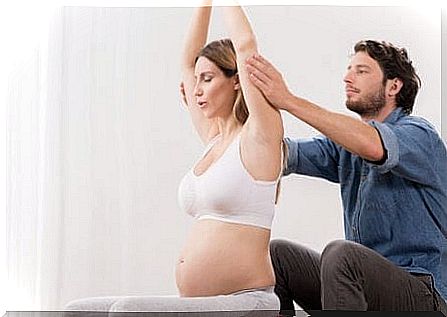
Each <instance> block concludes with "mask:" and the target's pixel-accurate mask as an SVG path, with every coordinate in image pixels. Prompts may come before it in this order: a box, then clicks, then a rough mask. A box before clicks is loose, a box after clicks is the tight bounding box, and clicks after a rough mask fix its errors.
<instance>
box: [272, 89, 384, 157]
mask: <svg viewBox="0 0 447 317" xmlns="http://www.w3.org/2000/svg"><path fill="white" fill-rule="evenodd" d="M284 102H285V104H284V105H283V106H282V107H281V108H283V109H285V110H287V111H288V112H289V113H291V114H292V115H294V116H295V117H297V118H298V119H300V120H302V121H304V122H306V123H307V124H309V125H311V126H312V127H314V128H315V129H317V130H318V131H320V132H321V133H322V134H324V135H325V136H327V137H328V138H329V139H331V140H332V141H334V142H335V143H337V144H339V145H341V146H342V147H344V148H345V149H347V150H348V151H349V152H351V153H354V154H356V155H359V156H360V157H362V158H364V159H366V160H368V161H380V160H382V159H383V156H384V149H383V146H382V142H381V140H380V135H379V133H378V132H377V130H376V129H375V128H374V127H372V126H370V125H369V124H367V123H365V122H363V121H361V120H359V119H355V118H352V117H350V116H347V115H344V114H340V113H336V112H332V111H329V110H326V109H324V108H322V107H319V106H318V105H316V104H314V103H311V102H309V101H307V100H305V99H302V98H299V97H296V96H290V97H289V98H287V99H285V100H284Z"/></svg>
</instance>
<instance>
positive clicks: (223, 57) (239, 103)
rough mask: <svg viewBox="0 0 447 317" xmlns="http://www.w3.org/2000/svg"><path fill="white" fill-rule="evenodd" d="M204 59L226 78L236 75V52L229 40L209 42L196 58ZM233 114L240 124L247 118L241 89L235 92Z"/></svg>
mask: <svg viewBox="0 0 447 317" xmlns="http://www.w3.org/2000/svg"><path fill="white" fill-rule="evenodd" d="M202 56H203V57H206V58H207V59H209V60H210V61H212V62H213V63H214V64H216V66H217V67H219V69H220V70H221V71H222V72H223V73H224V75H225V76H226V77H228V78H231V77H233V76H235V75H237V62H236V51H235V49H234V46H233V43H232V42H231V40H230V39H222V40H216V41H213V42H210V43H209V44H207V45H206V46H205V47H204V48H202V49H201V50H200V52H199V54H198V55H197V57H196V62H197V60H198V59H199V57H202ZM233 113H234V115H235V117H236V119H237V121H238V122H239V123H240V124H244V123H245V121H247V118H248V108H247V105H246V104H245V99H244V95H243V93H242V89H239V90H238V91H237V95H236V99H235V101H234V104H233Z"/></svg>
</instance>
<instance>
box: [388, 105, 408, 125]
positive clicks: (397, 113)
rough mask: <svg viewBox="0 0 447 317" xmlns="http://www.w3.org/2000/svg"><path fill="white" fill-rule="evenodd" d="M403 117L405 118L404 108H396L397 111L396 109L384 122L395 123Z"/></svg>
mask: <svg viewBox="0 0 447 317" xmlns="http://www.w3.org/2000/svg"><path fill="white" fill-rule="evenodd" d="M403 116H405V113H404V109H403V108H402V107H396V109H394V110H393V111H392V112H391V113H390V114H389V115H388V117H386V118H385V120H383V122H389V123H393V122H396V121H397V120H399V119H400V118H402V117H403Z"/></svg>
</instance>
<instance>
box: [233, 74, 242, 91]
mask: <svg viewBox="0 0 447 317" xmlns="http://www.w3.org/2000/svg"><path fill="white" fill-rule="evenodd" d="M233 78H234V90H239V89H241V83H240V81H239V74H238V73H236V74H235V75H234V77H233Z"/></svg>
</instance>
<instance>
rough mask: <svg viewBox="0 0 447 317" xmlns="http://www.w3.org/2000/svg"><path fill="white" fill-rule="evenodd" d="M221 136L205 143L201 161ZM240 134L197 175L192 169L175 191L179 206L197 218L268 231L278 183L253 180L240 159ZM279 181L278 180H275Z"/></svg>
mask: <svg viewBox="0 0 447 317" xmlns="http://www.w3.org/2000/svg"><path fill="white" fill-rule="evenodd" d="M219 137H220V135H218V136H217V137H215V138H214V139H213V140H211V142H210V143H209V144H208V146H207V148H206V149H205V152H204V154H203V155H202V158H203V157H204V156H205V155H206V154H207V153H208V152H209V151H210V149H211V148H212V147H213V145H214V144H215V143H216V141H217V140H218V138H219ZM240 138H241V135H240V133H239V134H238V135H237V136H236V137H235V139H234V141H233V142H232V143H231V144H230V145H229V146H228V148H227V149H226V150H225V152H224V153H223V155H222V156H221V157H220V158H219V159H218V160H217V161H215V162H213V163H212V164H211V165H210V166H209V167H208V169H207V170H206V171H205V172H204V173H202V174H201V175H200V176H197V175H195V174H194V167H193V168H192V169H191V170H190V171H189V172H188V173H187V174H186V175H185V176H184V177H183V179H182V181H181V183H180V186H179V191H178V201H179V204H180V207H181V208H182V209H183V210H184V211H185V212H186V213H188V214H190V215H191V216H193V217H195V218H196V219H198V220H199V219H200V220H201V219H215V220H220V221H225V222H232V223H238V224H246V225H252V226H257V227H262V228H267V229H270V228H271V226H272V221H273V216H274V214H275V199H276V186H277V183H278V181H259V180H255V179H254V178H253V177H252V176H251V175H250V174H249V173H248V171H247V170H246V169H245V167H244V166H243V164H242V161H241V156H240V150H239V149H240ZM278 179H279V178H278Z"/></svg>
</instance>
